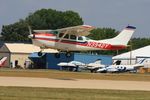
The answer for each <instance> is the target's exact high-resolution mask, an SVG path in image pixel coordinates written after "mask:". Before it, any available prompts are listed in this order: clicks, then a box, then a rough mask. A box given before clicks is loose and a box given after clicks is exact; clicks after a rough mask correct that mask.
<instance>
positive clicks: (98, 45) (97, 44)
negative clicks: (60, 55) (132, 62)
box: [35, 37, 125, 50]
mask: <svg viewBox="0 0 150 100" xmlns="http://www.w3.org/2000/svg"><path fill="white" fill-rule="evenodd" d="M35 39H37V40H46V41H53V42H58V41H59V40H58V39H50V38H39V37H38V38H37V37H36V38H35ZM60 43H67V44H74V45H79V46H86V47H92V48H99V49H104V50H119V49H124V48H125V46H123V45H118V46H113V45H111V44H106V43H100V42H77V41H70V40H61V42H60Z"/></svg>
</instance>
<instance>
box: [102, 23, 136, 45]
mask: <svg viewBox="0 0 150 100" xmlns="http://www.w3.org/2000/svg"><path fill="white" fill-rule="evenodd" d="M135 29H136V27H134V26H127V27H126V28H125V29H123V30H122V31H121V32H120V33H119V35H117V36H116V37H114V38H111V39H106V40H102V41H103V42H105V43H109V44H112V45H114V46H119V45H124V46H127V44H128V42H129V40H130V38H131V36H132V35H133V33H134V32H135Z"/></svg>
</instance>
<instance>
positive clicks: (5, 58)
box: [0, 57, 7, 67]
mask: <svg viewBox="0 0 150 100" xmlns="http://www.w3.org/2000/svg"><path fill="white" fill-rule="evenodd" d="M6 60H7V57H3V58H1V60H0V67H2V66H4V64H5V62H6Z"/></svg>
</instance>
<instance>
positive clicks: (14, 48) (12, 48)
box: [4, 43, 58, 53]
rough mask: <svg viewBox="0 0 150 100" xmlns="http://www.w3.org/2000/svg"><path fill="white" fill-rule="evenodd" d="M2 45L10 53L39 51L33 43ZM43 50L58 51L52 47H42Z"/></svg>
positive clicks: (48, 51)
mask: <svg viewBox="0 0 150 100" xmlns="http://www.w3.org/2000/svg"><path fill="white" fill-rule="evenodd" d="M4 45H5V46H6V48H7V49H8V50H9V52H11V53H33V52H39V51H40V48H39V47H37V46H35V45H33V44H24V43H5V44H4ZM43 52H47V53H56V52H58V51H57V50H54V49H44V50H43Z"/></svg>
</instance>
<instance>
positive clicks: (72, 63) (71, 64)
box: [57, 61, 86, 71]
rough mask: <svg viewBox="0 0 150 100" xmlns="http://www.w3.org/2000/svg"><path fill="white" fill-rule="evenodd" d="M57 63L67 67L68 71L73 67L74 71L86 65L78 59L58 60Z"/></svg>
mask: <svg viewBox="0 0 150 100" xmlns="http://www.w3.org/2000/svg"><path fill="white" fill-rule="evenodd" d="M57 65H58V66H61V67H62V68H66V69H69V70H70V71H72V70H73V69H75V71H78V68H80V69H85V67H86V64H84V63H82V62H79V61H70V62H60V63H58V64H57Z"/></svg>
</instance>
